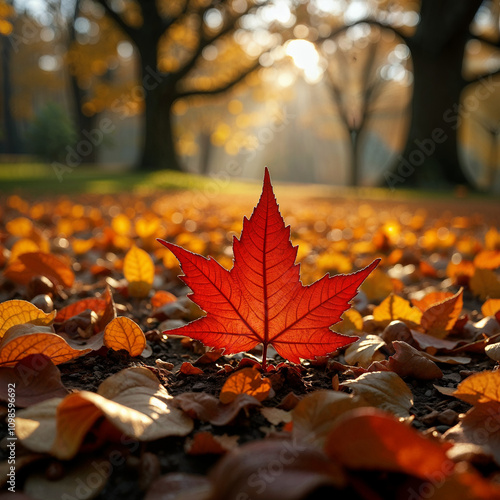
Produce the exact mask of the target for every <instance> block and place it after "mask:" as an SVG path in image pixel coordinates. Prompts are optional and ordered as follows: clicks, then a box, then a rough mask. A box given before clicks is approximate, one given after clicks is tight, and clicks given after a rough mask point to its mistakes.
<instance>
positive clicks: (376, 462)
mask: <svg viewBox="0 0 500 500" xmlns="http://www.w3.org/2000/svg"><path fill="white" fill-rule="evenodd" d="M447 449H448V447H447V446H443V445H442V444H440V443H438V442H436V441H433V440H431V439H427V438H425V437H424V436H422V435H421V434H420V433H419V432H418V431H416V430H415V429H412V428H411V427H409V426H408V425H406V424H404V423H402V422H400V421H398V420H397V419H396V418H394V417H393V416H392V415H389V414H387V413H384V412H382V411H380V410H378V409H376V408H359V409H356V410H352V411H350V412H349V413H346V414H344V415H343V416H342V417H341V418H339V419H338V420H337V422H336V423H335V425H334V427H333V429H332V430H331V432H330V433H329V435H328V437H327V440H326V443H325V453H326V454H327V456H329V457H330V458H331V459H332V460H333V461H335V462H336V463H339V464H342V465H343V466H345V467H347V468H349V469H353V470H360V469H362V470H381V471H387V472H399V473H403V474H408V475H410V476H415V477H418V478H420V479H423V480H433V479H434V478H435V477H436V474H439V476H438V477H440V478H441V477H447V476H449V475H450V474H451V473H452V472H453V469H454V467H455V464H454V462H452V461H451V460H450V459H449V458H448V457H447V455H446V450H447Z"/></svg>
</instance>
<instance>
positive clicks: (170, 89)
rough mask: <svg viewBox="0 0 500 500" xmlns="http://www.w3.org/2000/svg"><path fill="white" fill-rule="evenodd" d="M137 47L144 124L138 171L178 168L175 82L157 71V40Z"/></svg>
mask: <svg viewBox="0 0 500 500" xmlns="http://www.w3.org/2000/svg"><path fill="white" fill-rule="evenodd" d="M143 43H144V45H143V47H142V48H141V49H142V50H141V85H142V88H143V91H144V118H143V119H144V126H143V143H142V149H141V158H140V160H139V164H138V168H139V169H141V170H149V171H154V170H164V169H166V170H182V168H181V164H180V162H179V158H178V156H177V151H176V149H175V142H174V129H173V123H172V106H173V104H174V101H175V84H174V83H172V82H170V81H169V80H168V75H162V74H159V73H158V71H157V69H156V68H157V57H158V56H157V41H156V40H155V39H154V38H145V39H144V40H143Z"/></svg>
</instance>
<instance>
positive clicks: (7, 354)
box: [0, 324, 91, 366]
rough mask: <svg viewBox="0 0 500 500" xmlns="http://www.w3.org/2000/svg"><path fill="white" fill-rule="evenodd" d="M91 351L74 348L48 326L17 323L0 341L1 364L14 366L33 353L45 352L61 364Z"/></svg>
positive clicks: (57, 363)
mask: <svg viewBox="0 0 500 500" xmlns="http://www.w3.org/2000/svg"><path fill="white" fill-rule="evenodd" d="M90 351H91V349H74V348H73V347H71V346H70V345H69V344H68V343H67V342H66V341H65V340H64V339H63V338H62V337H61V336H60V335H57V334H55V333H54V332H53V331H52V330H51V329H50V328H48V327H44V326H37V325H30V324H24V325H16V326H13V327H11V328H9V331H8V332H7V333H6V334H5V335H4V337H3V339H2V340H1V342H0V365H3V366H13V365H15V364H16V363H17V362H19V361H21V360H22V359H24V358H26V357H28V356H29V355H31V354H44V355H45V356H47V357H48V358H50V360H51V361H52V362H53V363H54V364H55V365H59V364H61V363H66V362H67V361H71V360H72V359H75V358H78V357H79V356H83V355H84V354H87V353H88V352H90Z"/></svg>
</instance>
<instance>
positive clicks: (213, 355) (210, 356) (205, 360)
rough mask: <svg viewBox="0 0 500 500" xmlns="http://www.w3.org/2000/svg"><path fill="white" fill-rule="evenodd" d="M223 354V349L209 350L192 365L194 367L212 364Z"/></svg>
mask: <svg viewBox="0 0 500 500" xmlns="http://www.w3.org/2000/svg"><path fill="white" fill-rule="evenodd" d="M223 354H224V349H211V350H210V351H207V352H206V353H204V354H202V355H201V356H200V357H199V358H198V359H197V360H196V361H195V362H194V363H193V364H194V365H209V364H210V363H214V362H215V361H217V360H218V359H219V358H220V357H221V356H222V355H223Z"/></svg>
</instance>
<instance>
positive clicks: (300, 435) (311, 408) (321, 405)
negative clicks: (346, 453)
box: [291, 390, 367, 447]
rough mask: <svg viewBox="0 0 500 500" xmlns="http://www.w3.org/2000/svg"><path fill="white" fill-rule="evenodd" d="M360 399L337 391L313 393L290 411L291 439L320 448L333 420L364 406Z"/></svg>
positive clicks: (364, 403)
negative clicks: (291, 423)
mask: <svg viewBox="0 0 500 500" xmlns="http://www.w3.org/2000/svg"><path fill="white" fill-rule="evenodd" d="M366 405H367V403H366V402H365V401H363V400H361V398H359V397H356V396H353V395H352V394H346V393H345V392H338V391H323V390H321V391H314V392H313V393H311V394H308V395H307V396H305V397H304V398H303V399H301V400H300V401H299V402H298V403H297V406H295V408H294V409H293V410H292V411H291V415H292V422H293V437H294V438H295V439H296V440H297V441H300V442H304V443H308V444H311V445H316V446H319V447H321V446H322V445H323V443H324V441H325V439H326V436H327V435H328V433H329V432H330V430H331V428H332V426H333V424H334V422H335V420H336V419H337V418H338V417H339V416H340V415H342V414H343V413H345V412H347V411H349V410H352V409H354V408H359V407H361V406H366Z"/></svg>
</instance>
